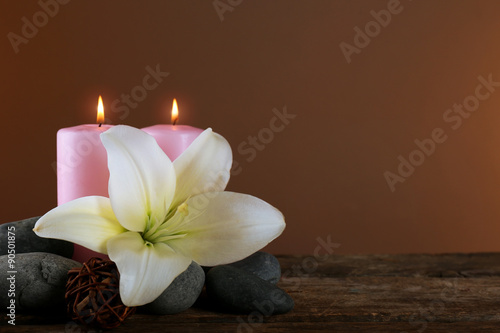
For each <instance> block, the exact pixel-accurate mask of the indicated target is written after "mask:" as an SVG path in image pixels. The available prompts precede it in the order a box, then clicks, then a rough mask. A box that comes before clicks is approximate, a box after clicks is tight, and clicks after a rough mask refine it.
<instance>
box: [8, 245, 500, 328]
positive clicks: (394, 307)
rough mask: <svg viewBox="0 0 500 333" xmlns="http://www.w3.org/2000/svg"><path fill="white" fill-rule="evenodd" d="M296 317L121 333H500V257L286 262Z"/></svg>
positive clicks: (184, 323) (58, 321)
mask: <svg viewBox="0 0 500 333" xmlns="http://www.w3.org/2000/svg"><path fill="white" fill-rule="evenodd" d="M279 260H280V263H281V264H282V271H283V276H284V277H283V279H282V281H280V283H279V286H280V287H281V288H283V289H285V290H286V291H287V292H288V293H290V295H291V296H292V297H293V298H294V300H295V304H296V306H295V309H294V310H293V311H291V312H290V313H287V314H284V315H277V316H267V315H266V313H265V308H264V310H263V311H262V312H263V313H254V314H253V315H250V316H249V315H237V314H227V313H218V312H214V311H213V310H212V309H208V308H206V307H204V305H203V304H204V303H203V302H200V303H199V304H198V306H197V307H193V308H191V309H189V310H187V311H185V312H183V313H181V314H177V315H170V316H154V315H146V314H140V313H139V314H136V315H134V316H132V317H131V318H129V319H128V320H127V322H126V323H125V324H124V325H123V326H122V327H120V328H119V329H117V331H118V332H137V330H138V329H139V328H140V329H141V331H144V330H148V331H164V330H166V331H175V332H253V331H258V332H290V331H305V330H307V331H311V330H314V331H325V332H326V331H328V332H331V331H333V330H334V331H335V332H403V331H407V332H423V331H429V332H431V331H432V332H473V331H477V330H488V331H491V332H495V331H498V332H500V311H499V310H500V306H499V303H500V302H499V300H500V254H496V253H484V254H444V255H376V256H375V255H369V256H366V255H365V256H330V257H329V258H327V259H321V258H319V257H318V258H315V257H313V256H309V257H308V256H279ZM6 319H7V318H6V317H5V315H2V323H1V325H2V326H0V331H1V332H6V333H7V332H28V331H29V332H65V333H69V332H82V333H83V332H93V331H94V332H95V330H92V329H85V328H83V327H81V326H76V325H73V324H72V323H70V322H68V321H67V319H66V318H64V316H54V315H27V314H17V318H16V322H17V325H16V327H12V326H10V325H7V326H6Z"/></svg>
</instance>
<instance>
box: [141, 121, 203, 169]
mask: <svg viewBox="0 0 500 333" xmlns="http://www.w3.org/2000/svg"><path fill="white" fill-rule="evenodd" d="M142 130H143V131H144V132H146V133H148V134H150V135H151V136H153V137H154V138H155V139H156V142H157V143H158V145H159V146H160V148H161V149H163V151H164V152H165V154H167V156H168V157H169V158H170V160H171V161H173V160H175V159H176V158H177V157H179V155H180V154H182V152H183V151H184V150H186V148H187V147H189V145H190V144H191V143H192V142H193V141H194V139H196V138H197V137H198V135H200V133H201V132H203V130H202V129H200V128H196V127H191V126H186V125H154V126H150V127H145V128H142Z"/></svg>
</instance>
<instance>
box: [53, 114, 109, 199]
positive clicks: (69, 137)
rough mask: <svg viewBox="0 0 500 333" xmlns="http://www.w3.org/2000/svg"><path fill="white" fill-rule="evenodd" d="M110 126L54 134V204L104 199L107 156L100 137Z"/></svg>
mask: <svg viewBox="0 0 500 333" xmlns="http://www.w3.org/2000/svg"><path fill="white" fill-rule="evenodd" d="M109 128H111V125H102V126H101V127H99V125H97V124H96V125H79V126H74V127H68V128H62V129H60V130H59V131H58V132H57V164H58V167H59V168H58V173H57V204H58V205H62V204H64V203H66V202H68V201H71V200H74V199H77V198H81V197H85V196H89V195H101V196H105V197H107V196H108V181H109V171H108V164H107V155H106V150H105V149H104V146H103V145H102V143H101V138H100V135H101V133H103V132H104V131H106V130H107V129H109Z"/></svg>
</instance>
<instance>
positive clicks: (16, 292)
mask: <svg viewBox="0 0 500 333" xmlns="http://www.w3.org/2000/svg"><path fill="white" fill-rule="evenodd" d="M10 259H11V261H10V262H9V255H3V256H0V290H1V291H2V292H1V293H0V307H1V308H2V311H6V307H7V306H9V304H10V303H11V299H14V300H15V307H16V311H33V310H49V309H55V308H59V307H63V306H64V294H65V292H66V281H67V279H68V271H69V270H70V269H71V268H75V267H81V266H82V264H80V263H79V262H76V261H74V260H71V259H68V258H65V257H61V256H59V255H56V254H52V253H44V252H32V253H19V254H16V255H15V257H12V255H10ZM12 260H13V261H12ZM11 265H12V266H11Z"/></svg>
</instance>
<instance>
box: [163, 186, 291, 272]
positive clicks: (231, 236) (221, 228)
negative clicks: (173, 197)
mask: <svg viewBox="0 0 500 333" xmlns="http://www.w3.org/2000/svg"><path fill="white" fill-rule="evenodd" d="M186 204H187V207H183V210H182V211H178V212H177V213H176V215H177V216H174V217H173V220H174V221H179V220H178V219H181V218H182V217H181V216H180V214H183V215H184V216H185V217H184V219H183V221H182V222H180V223H178V224H177V226H176V227H175V230H172V233H175V234H185V236H184V237H183V238H178V239H173V240H169V241H168V242H167V243H168V245H169V246H170V247H172V248H173V249H174V250H175V251H176V252H178V253H181V254H183V255H184V256H186V257H189V258H192V259H193V260H194V261H196V262H197V263H198V264H200V265H202V266H216V265H222V264H228V263H231V262H234V261H237V260H241V259H243V258H246V257H247V256H249V255H251V254H252V253H254V252H256V251H258V250H260V249H261V248H263V247H264V246H265V245H267V244H268V243H269V242H271V241H272V240H273V239H275V238H276V237H278V236H279V235H280V234H281V233H282V232H283V230H284V229H285V221H284V217H283V215H282V214H281V212H280V211H279V210H277V209H276V208H274V207H273V206H271V205H270V204H268V203H267V202H265V201H262V200H261V199H259V198H256V197H253V196H251V195H246V194H240V193H233V192H218V193H204V194H199V195H197V196H194V197H192V198H190V199H189V200H187V201H186ZM186 214H187V215H186Z"/></svg>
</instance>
